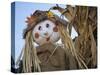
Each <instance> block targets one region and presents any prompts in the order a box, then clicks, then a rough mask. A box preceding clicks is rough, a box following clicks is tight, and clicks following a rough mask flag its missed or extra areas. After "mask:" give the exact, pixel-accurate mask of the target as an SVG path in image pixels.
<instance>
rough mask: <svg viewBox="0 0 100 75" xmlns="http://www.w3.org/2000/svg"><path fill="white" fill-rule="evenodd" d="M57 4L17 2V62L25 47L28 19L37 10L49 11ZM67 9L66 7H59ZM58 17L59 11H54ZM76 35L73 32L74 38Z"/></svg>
mask: <svg viewBox="0 0 100 75" xmlns="http://www.w3.org/2000/svg"><path fill="white" fill-rule="evenodd" d="M55 5H56V4H45V3H44V4H43V3H42V4H41V3H31V2H16V4H15V60H16V59H17V58H18V56H19V54H20V52H21V49H22V48H23V46H24V39H23V30H24V29H25V28H26V23H25V20H26V17H27V16H30V14H32V13H34V11H35V10H48V9H49V8H51V7H52V6H55ZM59 6H61V7H64V8H65V5H59ZM53 12H54V13H56V14H57V15H60V13H59V12H58V11H53ZM75 35H76V33H75V31H73V34H72V37H74V36H75Z"/></svg>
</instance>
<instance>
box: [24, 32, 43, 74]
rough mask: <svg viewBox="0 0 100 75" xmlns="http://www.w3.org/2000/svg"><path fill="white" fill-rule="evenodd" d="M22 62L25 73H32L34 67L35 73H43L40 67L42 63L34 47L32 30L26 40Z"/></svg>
mask: <svg viewBox="0 0 100 75" xmlns="http://www.w3.org/2000/svg"><path fill="white" fill-rule="evenodd" d="M22 62H23V72H32V67H34V72H39V71H41V69H40V66H39V64H40V61H39V59H38V56H37V53H36V48H35V47H34V41H33V37H32V30H31V31H29V32H28V33H27V36H26V39H25V48H24V53H23V59H22Z"/></svg>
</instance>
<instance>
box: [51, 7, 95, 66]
mask: <svg viewBox="0 0 100 75" xmlns="http://www.w3.org/2000/svg"><path fill="white" fill-rule="evenodd" d="M52 9H54V10H58V11H59V12H60V13H62V14H63V15H64V16H65V17H66V18H67V19H68V20H69V31H70V32H71V27H72V26H73V27H74V28H75V30H76V32H77V33H78V37H77V38H75V39H74V40H75V41H74V43H75V49H76V51H77V53H78V54H79V55H80V57H81V58H82V59H83V60H84V61H85V63H86V65H87V66H88V68H95V67H97V8H96V7H88V6H75V7H72V6H69V5H68V6H66V8H61V7H60V6H58V5H57V6H54V7H53V8H52ZM70 34H71V33H70Z"/></svg>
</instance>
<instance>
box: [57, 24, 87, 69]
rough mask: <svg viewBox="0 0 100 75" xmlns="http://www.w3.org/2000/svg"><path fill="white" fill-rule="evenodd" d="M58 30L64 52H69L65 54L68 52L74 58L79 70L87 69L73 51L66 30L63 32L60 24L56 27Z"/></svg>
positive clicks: (71, 42) (63, 29) (73, 48)
mask: <svg viewBox="0 0 100 75" xmlns="http://www.w3.org/2000/svg"><path fill="white" fill-rule="evenodd" d="M58 30H59V34H60V37H61V39H62V42H63V44H64V48H65V50H69V51H65V52H70V53H71V54H72V55H73V56H74V57H75V59H76V60H77V62H78V65H79V68H81V69H84V68H87V65H86V64H85V62H84V61H83V60H82V58H81V56H79V54H78V53H77V51H76V50H75V47H74V44H73V41H72V39H71V37H70V35H69V33H68V32H67V30H65V28H64V26H63V25H61V24H60V23H59V25H58ZM66 54H67V53H66Z"/></svg>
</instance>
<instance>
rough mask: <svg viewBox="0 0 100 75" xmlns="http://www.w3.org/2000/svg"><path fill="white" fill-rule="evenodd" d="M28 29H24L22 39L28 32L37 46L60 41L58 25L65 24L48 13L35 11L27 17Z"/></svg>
mask: <svg viewBox="0 0 100 75" xmlns="http://www.w3.org/2000/svg"><path fill="white" fill-rule="evenodd" d="M26 22H27V24H28V27H27V28H26V29H25V32H24V38H25V37H26V36H27V33H28V31H32V36H33V39H34V41H35V42H36V43H37V44H38V45H43V44H46V43H55V42H57V41H58V40H59V39H60V35H59V32H58V23H62V24H63V25H64V26H66V24H67V22H66V21H65V20H62V19H60V18H59V17H58V16H57V15H54V14H53V13H52V12H50V11H40V10H36V11H35V12H34V13H33V14H32V15H31V16H30V17H27V21H26Z"/></svg>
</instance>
